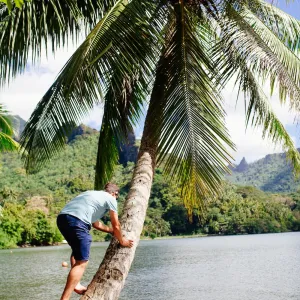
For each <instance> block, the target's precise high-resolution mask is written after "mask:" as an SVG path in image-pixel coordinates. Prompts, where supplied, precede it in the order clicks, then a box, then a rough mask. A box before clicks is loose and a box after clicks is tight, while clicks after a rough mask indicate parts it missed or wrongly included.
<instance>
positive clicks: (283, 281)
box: [0, 233, 300, 300]
mask: <svg viewBox="0 0 300 300" xmlns="http://www.w3.org/2000/svg"><path fill="white" fill-rule="evenodd" d="M107 245H108V244H107V243H95V244H94V245H93V246H92V253H91V259H90V263H89V265H88V268H87V271H86V274H85V276H84V278H83V280H82V282H83V283H84V284H86V283H88V282H89V281H90V280H91V278H92V277H93V275H94V273H95V272H96V269H97V268H98V265H99V263H100V261H101V259H102V257H103V255H104V252H105V249H106V247H107ZM69 254H70V251H69V248H68V246H67V245H63V246H55V247H41V248H29V249H14V250H12V252H11V250H1V251H0V299H1V300H20V299H26V300H28V299H30V300H31V299H33V300H34V299H40V300H55V299H59V297H60V294H61V292H62V290H63V287H64V283H65V280H66V276H67V274H68V271H69V269H68V268H62V267H61V262H62V261H68V257H69ZM72 299H79V297H78V296H75V295H73V297H72ZM120 299H122V300H132V299H134V300H148V299H151V300H152V299H153V300H160V299H161V300H167V299H174V300H182V299H185V300H200V299H203V300H250V299H251V300H256V299H259V300H277V299H278V300H291V299H297V300H299V299H300V233H283V234H265V235H244V236H224V237H221V236H220V237H204V238H186V239H170V240H154V241H142V242H141V243H140V245H139V247H138V249H137V252H136V257H135V260H134V263H133V265H132V268H131V271H130V274H129V276H128V278H127V281H126V285H125V288H124V290H123V292H122V294H121V297H120Z"/></svg>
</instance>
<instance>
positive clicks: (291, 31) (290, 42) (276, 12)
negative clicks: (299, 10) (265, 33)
mask: <svg viewBox="0 0 300 300" xmlns="http://www.w3.org/2000/svg"><path fill="white" fill-rule="evenodd" d="M248 8H249V9H250V10H251V11H252V12H253V13H254V14H255V15H256V16H257V17H258V18H259V19H260V20H261V22H262V23H263V24H264V25H265V26H267V27H268V28H269V29H270V30H271V31H272V32H273V33H274V34H275V35H276V36H277V37H278V38H279V39H280V40H281V41H282V42H283V43H284V44H285V45H286V46H288V47H289V48H290V49H291V50H292V51H297V52H298V53H299V50H300V21H299V20H297V19H296V18H294V17H292V16H291V15H289V14H287V13H285V12H284V11H282V10H281V9H279V8H278V7H276V6H275V5H272V4H271V3H268V2H267V1H264V0H251V1H249V4H248Z"/></svg>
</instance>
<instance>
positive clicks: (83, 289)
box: [74, 283, 87, 295]
mask: <svg viewBox="0 0 300 300" xmlns="http://www.w3.org/2000/svg"><path fill="white" fill-rule="evenodd" d="M86 290H87V288H86V287H85V286H83V285H81V284H80V283H78V284H77V285H76V286H75V289H74V292H75V293H77V294H79V295H82V294H84V293H85V292H86Z"/></svg>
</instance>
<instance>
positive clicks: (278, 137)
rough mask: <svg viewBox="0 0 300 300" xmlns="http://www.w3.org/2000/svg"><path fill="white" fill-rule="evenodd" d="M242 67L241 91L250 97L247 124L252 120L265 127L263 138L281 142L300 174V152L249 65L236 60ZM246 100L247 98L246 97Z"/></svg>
mask: <svg viewBox="0 0 300 300" xmlns="http://www.w3.org/2000/svg"><path fill="white" fill-rule="evenodd" d="M236 63H238V68H239V69H240V71H239V75H238V80H239V81H240V89H239V90H240V91H241V92H243V93H244V95H245V97H248V98H249V101H248V105H247V114H246V123H247V124H246V125H248V123H249V122H250V120H251V119H252V120H251V125H252V126H253V127H261V128H262V129H263V138H265V137H268V138H269V139H270V140H271V141H272V142H273V143H274V144H281V145H282V147H283V149H284V150H285V151H286V153H287V158H288V159H289V160H290V161H291V163H292V165H293V171H294V173H295V174H297V175H299V174H300V154H299V152H298V150H297V148H296V147H295V145H294V142H293V140H292V139H291V137H290V136H289V134H288V132H287V131H286V129H285V128H284V126H283V125H282V123H281V122H280V120H279V119H278V118H277V116H276V115H275V113H274V112H273V111H272V108H271V106H270V104H269V103H268V99H267V97H266V95H265V94H264V92H263V90H262V89H261V87H260V86H259V84H258V82H257V80H256V79H255V77H254V75H253V74H252V72H251V70H250V69H249V68H248V66H247V65H246V64H245V63H244V62H243V61H241V60H239V61H236ZM245 101H246V99H245Z"/></svg>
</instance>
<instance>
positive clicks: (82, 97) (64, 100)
mask: <svg viewBox="0 0 300 300" xmlns="http://www.w3.org/2000/svg"><path fill="white" fill-rule="evenodd" d="M163 11H164V9H163V8H162V9H161V11H157V9H156V5H154V2H153V1H144V2H143V3H141V2H140V1H132V2H131V3H129V4H127V1H125V0H122V1H121V0H120V1H117V3H116V4H115V6H114V7H113V8H112V9H111V10H110V11H109V12H108V13H107V14H106V15H105V16H104V18H103V19H102V20H101V21H100V22H99V23H98V24H97V25H96V26H95V28H94V29H93V30H92V31H91V32H90V34H89V35H88V37H87V38H86V40H85V41H84V42H83V44H82V45H81V46H80V47H79V48H78V50H77V51H76V52H75V53H74V55H73V56H72V57H71V58H70V59H69V61H68V62H67V64H66V65H65V67H64V68H63V70H62V71H61V73H60V75H59V76H58V78H57V80H56V81H55V82H54V84H53V85H52V87H51V88H50V89H49V90H48V92H47V93H46V94H45V95H44V97H43V99H42V100H41V101H40V103H39V104H38V106H37V108H36V110H35V111H34V112H33V114H32V116H31V118H30V120H29V122H28V123H27V126H26V127H25V130H24V132H23V136H22V138H21V144H22V145H23V147H24V148H25V149H26V150H27V152H28V156H26V160H25V163H26V166H27V168H29V165H30V166H31V168H34V166H36V168H39V167H40V166H41V164H42V163H43V162H44V161H45V160H47V159H49V158H50V157H51V155H53V154H55V153H57V152H58V151H59V150H60V149H61V148H62V147H63V146H64V140H65V136H66V134H68V133H70V131H71V130H72V128H73V127H74V126H75V124H78V123H79V122H80V120H81V118H82V117H83V116H84V115H85V114H86V113H87V112H88V111H89V110H90V109H91V108H92V107H93V106H94V105H95V104H97V103H99V101H100V99H101V95H103V94H105V93H106V90H108V89H109V88H108V87H109V86H111V84H112V80H114V82H113V86H114V91H113V92H114V93H115V95H117V97H118V95H121V94H122V90H123V80H124V78H131V79H132V78H135V77H136V74H137V71H138V74H139V77H140V78H141V79H139V80H140V81H141V82H148V81H149V79H147V78H149V76H150V74H151V70H152V69H153V68H154V64H155V61H156V51H157V48H158V47H159V39H158V37H157V36H158V35H159V30H158V29H160V27H161V26H160V23H159V18H160V19H161V20H162V22H164V18H163ZM153 14H155V15H156V16H158V17H159V18H157V19H156V21H157V22H156V27H155V26H153V24H151V22H149V21H151V20H152V18H153ZM141 20H146V21H144V22H141ZM147 20H148V22H147ZM120 30H122V31H120ZM121 33H122V34H121ZM113 74H115V75H113ZM143 78H144V79H143Z"/></svg>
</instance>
